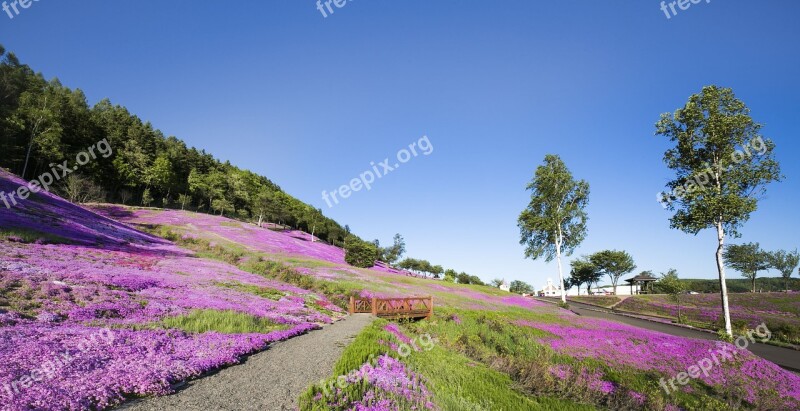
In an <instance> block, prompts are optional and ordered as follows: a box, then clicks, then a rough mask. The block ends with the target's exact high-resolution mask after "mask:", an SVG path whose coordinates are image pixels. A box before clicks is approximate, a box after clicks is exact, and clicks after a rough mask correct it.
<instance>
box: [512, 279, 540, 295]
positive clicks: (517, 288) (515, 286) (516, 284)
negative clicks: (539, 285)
mask: <svg viewBox="0 0 800 411" xmlns="http://www.w3.org/2000/svg"><path fill="white" fill-rule="evenodd" d="M509 291H510V292H512V293H517V294H533V292H534V290H533V287H532V286H531V285H530V284H528V283H526V282H524V281H518V280H514V281H512V282H511V284H510V286H509Z"/></svg>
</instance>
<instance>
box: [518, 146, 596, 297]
mask: <svg viewBox="0 0 800 411" xmlns="http://www.w3.org/2000/svg"><path fill="white" fill-rule="evenodd" d="M527 189H528V190H530V191H531V201H530V203H529V204H528V207H527V208H525V210H523V211H522V213H521V214H520V216H519V219H518V221H517V225H518V226H519V229H520V237H521V239H520V244H523V245H525V257H526V258H531V259H534V260H536V259H539V258H542V257H544V259H545V261H548V262H549V261H552V260H553V259H554V258H555V259H556V261H557V262H558V278H559V283H560V284H561V301H562V302H565V303H566V294H565V287H564V274H563V272H562V268H561V255H562V254H564V255H571V254H572V252H573V251H574V250H575V248H577V247H578V245H580V243H581V242H583V239H584V238H586V221H587V220H588V216H587V214H586V211H585V208H586V205H587V204H588V202H589V183H587V182H586V181H584V180H580V181H575V180H574V179H573V177H572V173H571V172H570V171H569V169H567V166H566V165H565V164H564V162H563V161H562V160H561V158H560V157H559V156H557V155H553V154H548V155H546V156H545V158H544V164H543V165H541V166H539V167H538V168H537V169H536V172H535V174H534V177H533V179H532V180H531V182H530V183H529V184H528V186H527Z"/></svg>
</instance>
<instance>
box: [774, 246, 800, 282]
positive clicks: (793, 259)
mask: <svg viewBox="0 0 800 411" xmlns="http://www.w3.org/2000/svg"><path fill="white" fill-rule="evenodd" d="M769 264H770V266H771V267H772V268H774V269H776V270H778V271H780V273H781V276H783V278H784V280H785V281H784V284H785V289H786V291H789V279H790V278H791V277H792V273H793V272H794V270H795V269H796V268H797V265H798V264H800V254H798V252H797V250H796V249H795V250H794V251H785V250H779V251H774V252H772V253H770V254H769Z"/></svg>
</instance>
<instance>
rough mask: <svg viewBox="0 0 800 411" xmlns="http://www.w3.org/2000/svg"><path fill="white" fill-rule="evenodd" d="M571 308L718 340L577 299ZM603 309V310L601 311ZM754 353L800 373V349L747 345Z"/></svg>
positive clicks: (579, 313)
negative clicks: (615, 312) (613, 311)
mask: <svg viewBox="0 0 800 411" xmlns="http://www.w3.org/2000/svg"><path fill="white" fill-rule="evenodd" d="M569 306H570V309H571V310H572V311H573V312H574V313H576V314H578V315H583V316H586V317H593V318H602V319H605V320H611V321H617V322H621V323H624V324H628V325H632V326H635V327H639V328H646V329H648V330H654V331H660V332H662V333H665V334H670V335H676V336H679V337H688V338H697V339H703V340H716V339H717V336H716V334H712V333H708V332H704V331H698V330H692V329H688V328H683V327H677V326H674V325H670V324H664V323H660V322H653V321H648V320H643V319H639V318H632V317H627V316H624V315H618V314H614V313H612V312H611V311H609V310H604V309H602V308H598V307H595V306H591V305H586V304H581V303H577V302H575V301H570V302H569ZM600 311H602V312H600ZM747 349H748V350H750V351H751V352H752V353H753V354H755V355H758V356H759V357H761V358H764V359H765V360H768V361H772V362H774V363H775V364H778V365H780V366H781V367H783V368H785V369H787V370H790V371H794V372H797V373H800V351H796V350H792V349H789V348H783V347H776V346H774V345H769V344H758V343H756V344H750V345H749V346H748V347H747Z"/></svg>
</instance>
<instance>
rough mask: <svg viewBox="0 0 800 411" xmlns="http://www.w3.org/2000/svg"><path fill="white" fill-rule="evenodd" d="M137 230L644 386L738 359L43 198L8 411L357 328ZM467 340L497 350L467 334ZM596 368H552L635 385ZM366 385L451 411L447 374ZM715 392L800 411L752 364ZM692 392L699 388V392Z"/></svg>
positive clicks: (372, 402)
mask: <svg viewBox="0 0 800 411" xmlns="http://www.w3.org/2000/svg"><path fill="white" fill-rule="evenodd" d="M0 173H3V174H1V175H0V190H2V191H11V190H14V189H15V187H17V186H18V185H19V184H21V182H20V181H19V180H18V179H16V178H15V177H13V176H10V175H8V174H6V173H5V172H0ZM137 226H141V227H143V226H147V227H150V228H152V227H155V226H162V227H164V228H167V229H169V230H171V231H174V232H175V233H177V234H178V235H180V236H182V237H184V238H201V239H203V240H205V241H208V242H211V243H215V244H220V245H225V246H228V247H231V248H234V249H238V250H241V251H242V253H241V255H242V257H241V258H240V259H239V261H238V262H237V263H236V264H239V265H240V266H242V264H245V263H246V262H247V261H249V260H251V259H266V260H274V261H278V262H280V263H283V264H287V265H289V266H291V267H293V268H294V269H295V270H296V271H297V272H299V273H301V274H303V275H306V276H311V277H314V278H315V279H317V280H324V281H329V282H335V283H341V284H349V287H351V288H350V289H352V290H354V291H356V292H358V293H360V294H361V295H363V296H378V297H381V296H397V295H403V296H408V295H432V296H434V301H435V302H436V304H437V306H439V307H442V306H444V307H446V310H448V312H449V311H452V314H447V315H446V316H445V317H441V319H442V320H441V321H438V320H437V321H433V324H432V325H431V329H430V331H431V332H432V333H434V334H435V333H436V332H437V330H439V329H438V328H437V327H443V328H441V330H439V331H440V332H444V331H442V330H445V329H446V327H450V326H451V325H452V326H455V327H458V328H457V329H456V330H458V329H459V328H461V327H465V328H467V327H475V325H474V324H475V323H472V322H471V321H472V320H470V321H465V322H464V324H462V318H461V317H460V316H465V317H464V318H467V317H469V318H473V317H480V316H481V315H483V314H481V313H492V315H497V316H499V317H500V318H505V320H504V322H505V323H506V324H509V325H510V326H515V327H518V328H519V329H523V328H524V329H530V328H534V329H536V330H538V331H536V332H538V333H541V334H542V335H543V336H542V337H539V338H536V339H535V343H536V344H541V346H544V347H549V348H548V349H550V350H552V352H554V353H556V354H557V355H562V356H566V357H569V358H572V359H574V360H575V361H578V362H582V361H595V362H599V363H602V364H605V366H607V367H609V368H610V369H613V370H616V371H618V372H625V373H630V374H631V375H647V376H659V377H661V376H663V377H667V378H669V377H671V376H675V375H676V374H678V373H680V372H683V371H686V369H687V368H688V367H690V366H692V365H694V364H696V363H697V362H698V361H700V360H701V359H703V358H705V357H707V356H708V355H709V353H710V352H712V351H715V350H722V349H730V347H731V346H730V345H729V344H727V345H726V344H724V343H719V342H709V341H699V340H691V339H685V338H679V337H672V336H668V335H664V334H660V333H656V332H651V331H646V330H642V329H638V328H634V327H628V326H624V325H621V324H618V323H612V322H606V321H597V320H590V319H586V318H582V317H579V316H575V315H572V314H571V313H566V312H563V311H561V310H559V309H558V308H556V307H555V306H553V305H549V304H546V303H542V302H538V301H536V300H533V299H530V298H523V297H521V296H517V295H513V294H509V293H506V292H502V291H499V290H497V289H492V288H489V287H476V286H463V285H456V284H451V283H445V282H443V281H435V280H430V279H421V278H417V277H416V276H414V275H413V274H410V273H406V272H403V271H399V270H395V269H392V268H389V267H386V266H384V265H378V266H376V267H373V268H371V269H360V268H354V267H351V266H349V265H347V264H346V263H345V262H344V252H343V250H341V249H340V248H338V247H334V246H331V245H328V244H325V243H324V242H320V241H316V240H314V241H312V238H311V236H309V235H308V234H306V233H303V232H298V231H283V232H281V231H275V230H271V229H267V228H260V227H257V226H255V225H252V224H247V223H243V222H239V221H235V220H231V219H227V218H224V217H218V216H210V215H205V214H196V213H190V212H184V211H176V210H155V209H134V208H128V207H122V206H110V205H94V206H92V207H91V209H87V208H83V207H79V206H76V205H73V204H71V203H68V202H66V201H64V200H62V199H60V198H58V197H57V196H54V195H51V194H48V193H40V194H37V195H34V196H32V197H31V198H30V199H29V200H27V201H24V202H21V203H20V204H18V205H16V206H15V207H12V208H10V209H6V208H0V293H1V294H0V364H1V365H0V402H2V404H3V405H4V408H3V409H4V410H6V409H8V410H28V409H44V410H48V409H52V410H61V409H69V410H87V409H103V408H108V407H112V406H114V405H116V404H120V403H122V402H124V401H125V400H127V399H130V398H132V397H138V396H147V395H164V394H168V393H170V392H172V391H173V386H174V384H175V383H178V382H180V381H183V380H186V379H189V378H193V377H198V376H201V375H203V374H204V373H207V372H209V371H212V370H215V369H218V368H220V367H224V366H227V365H232V364H236V363H238V362H240V361H241V360H242V358H243V357H244V356H246V355H248V354H252V353H255V352H258V351H260V350H263V349H265V348H266V347H268V346H269V344H270V343H272V342H275V341H279V340H283V339H287V338H291V337H293V336H296V335H299V334H302V333H305V332H308V331H311V330H314V329H317V328H319V327H320V325H322V324H328V323H331V322H334V321H337V320H338V319H339V318H341V317H343V316H344V313H343V312H342V310H341V309H340V308H339V307H337V306H335V305H334V304H332V303H331V302H330V301H329V300H328V299H327V298H326V297H325V296H322V295H318V294H316V293H314V292H311V291H308V290H305V289H302V288H299V287H297V286H295V285H291V284H288V283H283V282H280V281H276V280H272V279H269V278H266V277H264V276H261V275H257V274H253V273H250V272H247V271H244V270H243V269H242V268H240V267H237V266H236V265H232V264H228V263H225V262H222V261H217V260H211V259H206V258H199V257H198V255H197V254H195V253H194V252H193V251H190V250H188V249H185V248H182V247H180V246H178V245H176V244H174V243H172V242H169V241H167V240H164V239H161V238H159V237H155V236H152V235H150V234H146V233H144V232H142V231H139V230H137V229H136V227H137ZM245 268H246V267H245ZM453 310H454V311H453ZM209 313H211V314H209ZM214 313H216V314H214ZM456 313H457V314H456ZM208 315H223V316H225V318H226V320H225V321H228V322H231V323H232V325H231V327H233V328H231V329H230V330H229V331H226V332H221V331H218V330H216V329H208V328H203V327H202V325H203V324H204V323H203V321H204V319H205V318H206V317H207V316H208ZM531 315H532V316H533V317H531ZM440 316H441V315H440ZM520 318H525V319H520ZM530 318H536V320H532V319H530ZM242 322H244V323H246V325H247V326H246V327H245V328H241V323H242ZM468 322H469V323H470V324H473V325H468V324H467V323H468ZM226 324H227V323H226ZM448 324H450V325H448ZM478 324H481V325H480V327H486V326H487V325H486V324H488V323H478ZM237 327H238V328H237ZM386 331H388V332H390V333H391V334H392V335H395V336H396V337H397V338H398V341H401V342H402V341H406V339H407V338H408V337H405V334H403V331H402V330H401V329H400V328H398V327H397V326H396V325H390V326H388V328H386ZM455 332H458V333H460V332H461V331H455ZM486 332H489V331H486ZM531 332H533V331H531ZM537 335H538V334H537ZM452 340H453V341H469V342H470V344H472V343H474V342H475V341H481V339H480V338H478V339H477V340H475V338H467V337H466V336H465V337H464V338H461V337H459V338H453V339H452ZM458 344H460V343H458ZM458 344H456V346H458ZM541 346H540V347H541ZM454 347H455V346H454ZM726 347H727V348H726ZM454 349H455V348H454ZM469 352H470V351H465V353H469ZM419 355H423V354H419ZM487 358H491V357H487ZM543 358H544V357H543ZM580 364H582V363H579V364H578V365H577V366H576V367H578V368H570V367H569V366H565V365H564V364H560V363H553V364H550V365H549V367H550V368H549V369H550V370H551V371H550V372H551V373H552V375H553V376H554V377H555V378H561V379H564V380H569V381H584V382H585V384H586V389H587V390H590V391H592V392H594V393H598V394H597V395H602V396H607V397H609V398H610V397H611V396H614V395H619V393H618V392H617V391H620V390H621V388H620V386H618V385H617V383H615V382H613V379H609V377H608V375H607V374H604V373H603V372H601V371H599V370H598V369H591V370H590V369H587V368H580V367H581V365H580ZM360 371H361V374H359V375H360V376H359V378H358V380H357V381H353V383H355V382H358V383H359V384H361V383H363V384H367V386H368V389H367V390H366V391H365V392H366V393H367V394H365V395H364V397H363V398H349V397H341V398H338V399H336V400H335V401H337V402H338V401H339V400H341V401H342V403H348V404H351V405H352V406H353V407H355V409H400V408H401V407H400V405H398V404H414V406H415V407H417V408H418V409H435V408H436V407H437V406H436V405H435V404H434V403H433V402H431V401H432V399H431V398H432V397H431V392H432V391H433V388H431V387H429V386H426V383H424V382H423V381H424V380H425V378H430V377H431V376H430V375H419V374H418V373H417V372H416V371H415V370H413V369H411V368H409V365H408V364H406V363H404V362H403V361H402V360H398V359H393V358H391V357H383V358H382V359H381V360H380V361H379V363H378V364H377V365H376V366H374V367H371V366H367V365H366V364H365V365H364V366H363V367H362V368H361V370H360ZM576 373H578V374H580V375H576ZM423 377H424V378H423ZM570 378H572V379H570ZM648 378H650V377H648ZM656 379H657V377H656ZM699 381H700V383H702V384H703V385H704V386H706V387H709V389H710V390H712V391H713V392H715V393H717V394H719V393H723V394H721V395H725V394H724V393H726V392H729V391H730V390H734V389H737V390H740V391H743V394H742V395H743V398H744V400H746V401H747V402H748V403H750V404H773V405H775V404H778V405H779V406H780V407H781V408H784V409H792V408H794V407H797V405H798V402H799V401H800V378H798V377H797V375H795V374H792V373H790V372H787V371H784V370H782V369H781V368H779V367H777V366H776V365H774V364H772V363H769V362H767V361H764V360H762V359H760V358H758V357H755V356H753V355H752V354H749V353H748V352H741V353H740V354H739V355H737V356H736V357H735V359H734V360H732V361H730V362H726V363H725V364H724V365H722V366H719V367H715V368H713V369H712V370H711V372H710V373H709V375H704V376H702V377H701V378H700V379H699ZM653 384H655V383H653ZM692 387H695V388H696V387H697V385H696V384H695V385H689V386H686V387H684V391H685V392H686V393H688V392H690V391H691V390H692V389H695V388H692ZM623 394H624V395H625V396H627V397H629V400H631V401H634V403H641V404H651V403H652V401H653V399H652V398H650V397H648V396H652V395H654V394H653V393H652V392H645V391H641V392H640V391H639V390H632V389H630V388H627V389H626V391H623ZM343 395H344V394H343ZM715 395H716V394H715ZM737 395H738V394H737ZM327 400H331V398H328V399H327ZM668 403H669V402H668ZM329 405H331V404H329ZM333 405H335V404H333ZM399 407H400V408H399ZM670 409H677V408H670Z"/></svg>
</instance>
